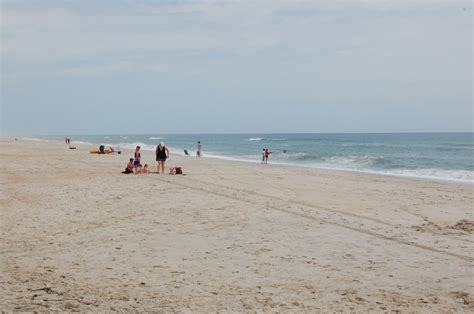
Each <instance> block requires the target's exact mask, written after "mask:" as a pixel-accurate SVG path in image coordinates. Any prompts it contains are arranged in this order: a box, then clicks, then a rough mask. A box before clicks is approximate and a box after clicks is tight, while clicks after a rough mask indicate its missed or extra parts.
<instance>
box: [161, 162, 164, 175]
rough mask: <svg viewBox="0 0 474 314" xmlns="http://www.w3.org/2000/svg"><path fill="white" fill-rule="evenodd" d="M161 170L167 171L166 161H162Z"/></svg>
mask: <svg viewBox="0 0 474 314" xmlns="http://www.w3.org/2000/svg"><path fill="white" fill-rule="evenodd" d="M161 172H163V173H165V161H164V160H163V161H162V162H161Z"/></svg>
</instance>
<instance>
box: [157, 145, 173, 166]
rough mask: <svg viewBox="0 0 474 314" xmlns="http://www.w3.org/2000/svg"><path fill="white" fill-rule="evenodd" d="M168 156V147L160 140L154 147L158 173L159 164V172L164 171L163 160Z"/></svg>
mask: <svg viewBox="0 0 474 314" xmlns="http://www.w3.org/2000/svg"><path fill="white" fill-rule="evenodd" d="M169 156H170V152H169V150H168V148H167V147H166V146H165V143H163V142H161V143H160V145H158V146H157V147H156V161H157V162H158V164H157V165H156V172H157V173H160V165H161V172H162V173H165V161H166V158H168V157H169Z"/></svg>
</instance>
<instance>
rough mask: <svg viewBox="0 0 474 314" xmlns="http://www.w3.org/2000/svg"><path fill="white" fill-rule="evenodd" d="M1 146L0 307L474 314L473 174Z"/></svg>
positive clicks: (21, 144)
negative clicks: (150, 168)
mask: <svg viewBox="0 0 474 314" xmlns="http://www.w3.org/2000/svg"><path fill="white" fill-rule="evenodd" d="M0 145H1V146H0V153H1V172H0V173H1V183H2V187H1V191H0V192H1V199H0V204H1V211H0V213H1V217H0V218H1V238H2V241H1V247H0V249H1V252H0V253H1V257H0V258H1V260H0V309H1V310H6V311H56V310H67V311H110V310H112V311H114V310H116V311H164V312H214V311H219V312H253V311H257V312H262V311H270V312H276V311H280V312H316V311H318V310H320V311H328V310H331V311H338V310H342V311H368V310H373V311H390V310H399V311H402V312H408V311H419V312H431V311H436V312H439V311H449V312H470V311H473V310H474V301H473V282H474V280H473V279H474V278H473V252H474V251H473V236H472V232H473V217H472V214H473V212H472V209H473V208H472V206H473V186H472V185H466V184H455V183H447V182H430V181H422V180H413V179H405V178H396V177H389V176H376V175H369V174H362V173H351V172H339V171H324V170H317V169H306V168H298V167H283V166H274V165H268V166H264V165H260V164H247V163H240V162H228V161H221V160H212V159H206V158H201V159H198V158H194V157H180V156H175V155H173V156H172V158H171V159H170V160H169V162H168V165H170V166H177V165H179V166H182V167H183V168H184V171H185V173H186V176H170V175H167V174H160V175H157V174H149V175H123V174H121V171H122V170H123V168H124V167H125V164H126V162H127V160H128V158H129V157H130V155H131V153H130V152H125V153H124V154H122V155H91V154H89V153H88V150H89V149H90V147H78V149H77V150H69V149H68V148H67V146H65V145H64V144H61V143H44V142H34V141H25V140H20V141H18V142H15V141H13V140H9V139H3V140H1V142H0ZM143 157H144V158H143V159H144V160H145V161H146V162H149V163H150V164H152V165H154V162H153V160H154V156H153V152H144V153H143Z"/></svg>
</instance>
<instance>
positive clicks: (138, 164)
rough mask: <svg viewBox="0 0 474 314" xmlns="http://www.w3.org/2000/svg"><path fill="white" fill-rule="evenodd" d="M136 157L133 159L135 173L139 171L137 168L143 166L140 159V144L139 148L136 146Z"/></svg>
mask: <svg viewBox="0 0 474 314" xmlns="http://www.w3.org/2000/svg"><path fill="white" fill-rule="evenodd" d="M134 157H135V158H134V159H133V168H134V169H135V173H136V172H137V169H138V167H139V166H141V164H140V159H141V157H142V156H141V154H140V146H137V148H135V156H134Z"/></svg>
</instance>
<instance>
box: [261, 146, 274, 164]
mask: <svg viewBox="0 0 474 314" xmlns="http://www.w3.org/2000/svg"><path fill="white" fill-rule="evenodd" d="M271 153H272V152H271V151H270V150H269V149H268V148H265V149H264V150H263V159H264V160H265V165H266V164H268V156H270V154H271Z"/></svg>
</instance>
